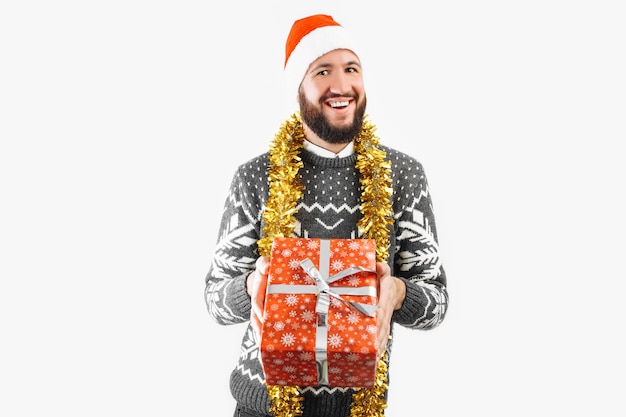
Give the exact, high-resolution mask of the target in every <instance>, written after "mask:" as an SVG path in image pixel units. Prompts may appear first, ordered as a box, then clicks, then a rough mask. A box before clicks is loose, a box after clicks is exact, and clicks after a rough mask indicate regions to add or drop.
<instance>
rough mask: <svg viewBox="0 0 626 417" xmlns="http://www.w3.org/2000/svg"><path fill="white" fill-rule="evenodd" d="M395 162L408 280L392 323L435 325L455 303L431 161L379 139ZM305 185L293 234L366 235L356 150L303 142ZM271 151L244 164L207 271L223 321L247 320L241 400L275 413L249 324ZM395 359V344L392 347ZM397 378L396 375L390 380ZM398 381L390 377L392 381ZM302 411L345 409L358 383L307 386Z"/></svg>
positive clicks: (237, 375)
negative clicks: (326, 150) (340, 152)
mask: <svg viewBox="0 0 626 417" xmlns="http://www.w3.org/2000/svg"><path fill="white" fill-rule="evenodd" d="M380 148H381V149H382V150H384V151H385V152H386V153H387V159H388V160H389V161H390V162H391V164H392V179H393V196H392V200H393V213H394V226H393V233H392V234H391V236H390V248H389V265H390V267H391V274H392V275H393V276H396V277H398V278H400V279H402V280H403V281H404V282H405V284H406V288H407V292H406V299H405V301H404V304H403V305H402V307H401V308H400V309H399V310H397V311H395V313H394V315H393V319H392V325H393V324H394V323H397V324H399V325H401V326H405V327H407V328H412V329H422V330H427V329H432V328H434V327H436V326H438V325H439V324H440V323H441V322H442V320H443V319H444V317H445V314H446V311H447V306H448V294H447V291H446V276H445V272H444V269H443V267H442V264H441V260H440V258H439V245H438V240H437V232H436V227H435V218H434V215H433V209H432V202H431V197H430V193H429V190H428V182H427V180H426V175H425V173H424V169H423V167H422V165H421V163H419V162H418V161H417V160H416V159H415V158H412V157H410V156H408V155H406V154H404V153H402V152H399V151H397V150H394V149H391V148H389V147H385V146H380ZM301 157H302V160H303V162H304V168H302V169H301V170H300V175H301V180H302V183H303V184H304V186H305V190H304V196H303V198H302V200H301V201H300V202H299V204H298V207H297V209H298V213H297V214H296V221H297V222H296V228H295V231H294V233H293V235H292V236H291V237H311V238H352V239H354V238H359V237H362V236H359V233H358V230H357V227H356V223H357V221H358V220H359V219H360V217H361V212H360V211H359V205H360V188H359V187H360V183H359V172H358V171H357V169H356V167H355V163H356V154H353V155H351V156H348V157H344V158H324V157H321V156H318V155H315V154H313V153H311V152H309V151H306V150H304V149H303V150H302V151H301ZM267 168H268V155H267V154H263V155H260V156H258V157H256V158H254V159H251V160H250V161H248V162H246V163H244V164H242V165H240V166H239V168H238V169H237V171H236V172H235V175H234V177H233V179H232V183H231V186H230V190H229V193H228V196H227V198H226V202H225V205H224V211H223V215H222V221H221V226H220V229H219V233H218V239H217V245H216V247H215V252H214V254H213V256H212V258H211V264H210V267H209V272H208V274H207V276H206V289H205V298H206V303H207V307H208V311H209V314H210V315H211V317H212V318H213V319H215V321H217V322H218V323H219V324H222V325H230V324H237V323H245V322H248V326H247V328H246V330H245V332H244V334H243V339H242V342H241V354H240V358H239V363H238V364H237V365H236V367H235V369H234V370H233V372H232V374H231V378H230V388H231V392H232V395H233V397H234V398H235V400H236V401H237V402H238V403H240V404H241V405H243V406H244V407H246V408H248V409H251V410H254V411H256V412H258V413H268V409H269V405H270V402H269V397H268V395H267V389H266V386H265V385H264V375H263V370H262V368H261V363H260V361H259V346H258V344H257V342H256V341H255V339H254V337H253V332H252V328H251V327H250V325H249V320H250V310H251V303H250V297H249V296H248V294H247V291H246V277H247V276H248V274H249V273H250V272H251V271H252V270H254V268H255V261H256V259H257V258H258V256H259V252H258V248H257V244H256V242H257V240H258V239H259V238H260V237H261V232H262V227H263V225H262V221H261V219H262V212H263V208H264V204H265V202H266V201H267V197H268V185H269V184H268V181H267V175H266V172H267ZM387 352H388V359H391V349H390V346H389V347H388V350H387ZM389 382H390V383H391V381H389ZM390 386H391V385H390ZM302 393H303V395H304V398H305V403H304V414H303V417H311V416H327V417H346V416H348V415H349V413H350V402H351V398H352V394H353V393H354V391H353V390H352V389H347V388H333V387H327V386H319V387H303V388H302Z"/></svg>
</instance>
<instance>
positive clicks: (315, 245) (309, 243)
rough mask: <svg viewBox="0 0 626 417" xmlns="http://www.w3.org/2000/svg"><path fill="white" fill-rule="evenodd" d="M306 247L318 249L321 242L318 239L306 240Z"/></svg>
mask: <svg viewBox="0 0 626 417" xmlns="http://www.w3.org/2000/svg"><path fill="white" fill-rule="evenodd" d="M306 247H307V248H308V249H310V250H313V251H317V249H318V248H319V247H320V244H319V242H318V241H317V240H309V241H307V242H306Z"/></svg>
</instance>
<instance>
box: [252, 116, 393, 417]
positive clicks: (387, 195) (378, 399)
mask: <svg viewBox="0 0 626 417" xmlns="http://www.w3.org/2000/svg"><path fill="white" fill-rule="evenodd" d="M375 130H376V127H375V126H374V125H373V124H371V123H370V122H369V121H368V120H367V118H366V119H365V120H364V122H363V126H362V128H361V132H360V133H359V135H358V136H357V138H356V139H355V141H354V144H355V151H356V153H357V162H356V167H357V169H358V170H359V175H360V177H359V178H360V183H361V213H362V215H363V216H362V217H361V219H360V220H359V222H358V223H357V226H358V228H359V231H360V233H361V234H362V235H363V236H364V237H365V238H368V239H374V240H375V241H376V260H377V261H379V262H386V261H387V257H388V256H389V226H390V225H391V224H393V217H392V208H391V193H392V188H391V163H390V162H389V161H387V160H386V159H385V157H386V154H385V152H384V151H382V150H381V149H379V148H378V147H377V145H378V144H379V140H378V138H377V137H376V136H375V135H374V132H375ZM303 146H304V131H303V128H302V120H301V119H300V113H299V112H296V113H294V114H293V115H291V117H290V119H288V120H287V121H285V123H283V125H282V126H281V128H280V131H279V132H278V133H277V134H276V136H275V137H274V141H273V142H272V144H271V145H270V151H269V169H268V171H267V175H268V179H269V198H268V200H267V203H266V206H265V209H264V211H263V221H264V223H265V224H264V226H263V237H262V238H261V239H259V241H258V242H257V244H258V247H259V253H260V255H261V256H267V257H269V256H270V254H271V248H272V241H273V240H274V238H275V237H289V236H291V233H292V232H293V230H294V229H295V225H296V220H295V214H296V212H297V209H296V206H297V204H298V201H299V200H300V199H301V198H302V191H303V190H304V185H303V184H302V183H301V181H300V178H299V176H298V172H299V171H300V168H302V167H303V163H302V160H301V159H300V150H301V149H302V147H303ZM386 374H387V352H383V355H382V357H381V358H380V361H379V362H378V366H377V368H376V381H375V383H374V386H373V387H372V388H359V389H357V391H356V392H355V393H354V394H353V396H352V403H351V406H350V416H351V417H382V416H383V410H384V409H385V408H386V407H387V404H386V401H385V393H386V392H387V388H388V386H387V376H386ZM267 392H268V394H269V396H270V401H271V405H270V409H269V412H270V413H272V414H274V415H275V416H276V417H297V416H301V415H302V412H303V410H302V407H303V401H304V399H303V397H302V396H301V395H300V392H299V389H298V387H295V386H278V385H268V386H267Z"/></svg>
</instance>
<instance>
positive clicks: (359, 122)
mask: <svg viewBox="0 0 626 417" xmlns="http://www.w3.org/2000/svg"><path fill="white" fill-rule="evenodd" d="M332 97H335V96H334V95H332V96H324V97H321V98H320V106H319V107H317V106H316V105H315V104H313V103H311V102H310V101H309V100H307V98H306V97H305V95H304V92H303V91H302V88H300V89H299V90H298V103H299V104H300V115H301V116H302V120H303V121H304V123H306V125H307V126H308V127H309V128H310V129H311V130H312V131H313V133H315V134H316V135H317V136H319V137H320V138H321V139H323V140H325V141H326V142H328V143H333V144H345V143H350V142H351V141H352V140H354V138H356V136H357V135H358V134H359V132H361V127H362V126H363V115H364V114H365V105H366V102H367V100H366V98H365V97H363V102H362V103H360V104H358V105H357V109H356V112H355V113H354V119H353V120H352V124H351V125H349V126H346V127H333V126H331V125H330V123H329V122H328V119H327V118H326V116H324V114H323V113H322V109H321V107H322V106H324V104H323V103H324V101H326V100H327V99H329V98H332ZM342 97H345V96H342ZM353 98H354V99H356V97H353Z"/></svg>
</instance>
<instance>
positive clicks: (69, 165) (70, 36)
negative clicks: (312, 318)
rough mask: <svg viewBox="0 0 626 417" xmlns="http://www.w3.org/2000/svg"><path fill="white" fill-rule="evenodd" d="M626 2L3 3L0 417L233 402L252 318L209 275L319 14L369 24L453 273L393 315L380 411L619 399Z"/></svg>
mask: <svg viewBox="0 0 626 417" xmlns="http://www.w3.org/2000/svg"><path fill="white" fill-rule="evenodd" d="M620 3H622V2H619V1H602V0H596V1H554V0H542V1H532V0H530V1H516V2H513V1H471V2H469V1H437V2H424V1H420V2H411V3H401V4H402V5H401V6H399V5H398V4H400V2H393V1H391V2H380V1H375V2H374V1H371V2H368V1H341V2H338V1H315V2H312V1H310V2H294V1H282V2H279V1H263V2H259V1H231V2H222V3H217V2H208V1H186V0H178V1H165V0H163V1H139V0H124V1H116V0H109V1H68V0H65V1H55V2H44V1H27V0H25V1H12V2H3V3H2V5H1V6H0V60H1V65H0V72H1V77H0V106H1V107H0V135H1V136H0V139H1V141H2V142H1V148H0V186H1V188H0V191H1V195H2V202H1V204H0V210H2V213H1V216H0V245H1V246H0V250H1V252H0V257H1V260H0V273H1V277H0V278H1V286H2V287H1V289H0V326H1V327H0V331H1V335H2V341H1V342H0V349H1V350H2V352H1V355H0V366H1V367H0V384H1V386H0V391H1V392H2V394H1V397H2V398H1V400H0V415H2V416H7V417H9V416H10V417H13V416H35V415H63V416H68V417H69V416H81V417H82V416H111V415H115V416H186V417H193V416H198V417H200V416H211V417H213V416H227V417H230V415H231V414H232V408H233V405H234V402H233V400H232V399H231V397H230V393H229V389H228V377H229V374H230V372H231V370H232V369H233V368H234V366H235V364H236V361H237V358H238V350H239V342H240V339H241V335H242V332H243V331H244V326H243V325H239V326H232V327H221V326H219V325H217V324H216V323H214V322H213V321H212V320H211V319H210V317H209V315H208V313H207V312H206V308H205V305H204V299H203V290H204V276H205V274H206V272H207V269H208V265H209V259H210V255H211V250H212V248H213V245H214V243H215V240H216V237H217V236H216V232H217V226H218V223H219V219H220V215H221V209H222V205H223V201H224V198H225V195H226V190H227V187H228V184H229V181H230V178H231V175H232V173H233V171H234V169H235V167H236V165H237V164H238V163H240V162H243V161H244V160H246V159H248V158H250V157H252V156H255V155H256V154H257V153H260V152H263V151H264V150H265V149H266V148H267V146H268V144H269V141H270V140H271V138H272V137H273V135H274V133H275V132H276V130H277V128H278V127H279V125H280V123H281V122H282V121H283V119H285V117H286V116H287V115H288V113H287V111H286V108H285V101H284V100H283V97H282V95H281V93H280V88H279V85H280V80H281V69H282V67H281V65H282V59H283V48H284V41H285V37H286V34H287V32H288V30H289V27H290V25H291V22H292V21H293V20H294V19H296V18H299V17H303V16H304V15H307V14H310V13H317V12H324V13H329V14H332V15H333V16H334V17H335V18H336V19H337V20H338V21H339V22H341V23H342V24H343V25H344V26H346V27H348V28H350V29H352V30H353V31H355V32H356V33H358V34H359V35H360V36H362V37H363V39H364V41H365V42H364V43H365V44H366V47H367V50H364V51H363V53H362V55H363V57H364V63H366V67H365V71H366V72H365V76H366V88H367V93H368V100H369V107H368V113H369V114H370V116H371V120H372V121H373V122H374V123H376V124H377V126H378V134H379V136H380V137H381V140H382V141H383V143H385V144H388V145H391V146H394V147H396V148H398V149H400V150H403V151H405V152H407V153H409V154H412V155H414V156H416V157H417V158H419V159H420V160H421V161H422V163H423V164H424V166H425V168H426V172H427V175H428V179H429V182H430V185H431V190H432V195H433V199H434V204H435V213H436V215H437V224H438V229H439V238H440V244H441V249H442V253H443V256H444V265H445V267H446V270H447V273H448V280H449V291H450V297H451V304H450V309H449V313H448V317H447V318H446V321H444V323H443V324H442V325H441V326H440V327H439V328H438V329H435V330H433V331H430V332H410V331H406V330H404V329H398V334H397V336H396V339H395V341H396V343H395V345H394V357H393V360H392V380H391V390H390V401H389V410H388V413H387V415H389V416H391V417H394V416H402V415H407V412H410V414H411V415H438V416H459V415H480V416H485V417H487V416H503V415H504V416H527V415H534V416H554V415H581V416H582V415H586V416H591V415H594V416H618V415H624V414H625V413H626V406H624V403H623V400H622V399H621V397H622V396H623V394H624V387H625V385H624V374H625V373H626V365H625V361H624V358H623V352H624V351H625V350H626V343H625V342H624V339H625V338H624V324H623V321H624V318H625V317H626V315H625V313H624V309H623V307H622V305H623V298H624V279H625V278H626V276H625V273H624V267H623V259H624V255H623V252H624V248H625V245H624V233H625V232H626V230H625V227H624V220H623V216H624V215H623V213H624V209H625V208H626V207H625V205H624V198H623V182H624V179H625V178H626V175H625V171H624V168H623V155H624V151H623V145H624V141H625V139H626V128H625V120H624V119H625V115H626V101H625V100H626V99H625V97H626V82H625V77H624V74H626V62H625V51H626V47H625V41H624V40H625V39H626V29H625V25H624V21H625V18H626V14H625V13H624V11H623V8H621V7H619V6H620ZM303 4H308V5H309V6H303ZM409 4H410V5H411V6H410V8H407V7H408V6H407V5H409ZM313 5H315V6H314V7H313Z"/></svg>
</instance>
